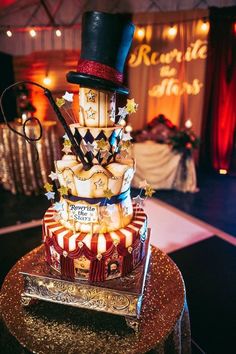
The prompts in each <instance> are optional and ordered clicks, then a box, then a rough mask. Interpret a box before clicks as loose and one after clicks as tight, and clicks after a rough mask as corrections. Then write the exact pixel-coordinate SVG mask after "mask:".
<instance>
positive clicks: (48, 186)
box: [44, 182, 53, 192]
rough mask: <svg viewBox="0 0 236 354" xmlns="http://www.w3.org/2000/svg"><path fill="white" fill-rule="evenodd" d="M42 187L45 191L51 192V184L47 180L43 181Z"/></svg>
mask: <svg viewBox="0 0 236 354" xmlns="http://www.w3.org/2000/svg"><path fill="white" fill-rule="evenodd" d="M44 188H45V189H46V191H47V192H52V190H53V185H52V184H50V183H48V182H47V183H45V185H44Z"/></svg>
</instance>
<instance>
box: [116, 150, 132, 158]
mask: <svg viewBox="0 0 236 354" xmlns="http://www.w3.org/2000/svg"><path fill="white" fill-rule="evenodd" d="M127 156H129V153H128V152H127V150H121V151H120V153H119V155H117V157H118V158H120V159H121V158H123V159H125V158H126V157H127Z"/></svg>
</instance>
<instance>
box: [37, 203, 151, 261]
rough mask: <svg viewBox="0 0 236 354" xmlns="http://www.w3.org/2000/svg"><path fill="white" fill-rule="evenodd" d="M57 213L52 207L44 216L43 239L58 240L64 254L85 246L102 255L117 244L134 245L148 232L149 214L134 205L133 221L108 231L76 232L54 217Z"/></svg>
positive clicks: (57, 244) (58, 245)
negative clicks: (94, 232) (93, 232)
mask: <svg viewBox="0 0 236 354" xmlns="http://www.w3.org/2000/svg"><path fill="white" fill-rule="evenodd" d="M56 215H57V213H56V211H55V210H54V209H53V207H50V208H49V209H48V210H47V212H46V213H45V215H44V218H43V241H44V242H46V239H47V238H48V237H49V238H50V239H53V241H54V242H53V243H55V242H56V246H57V247H56V248H60V249H61V250H63V251H64V254H68V253H70V252H73V251H75V250H76V249H77V248H78V247H79V248H81V247H83V246H85V247H86V248H87V249H89V250H91V251H92V252H93V254H97V255H101V254H103V253H105V252H106V251H107V250H108V249H110V247H111V246H112V245H113V244H115V245H118V244H119V245H120V246H123V247H122V248H129V247H132V246H133V245H134V244H135V243H136V241H137V239H140V236H142V235H143V234H145V232H146V228H147V225H146V222H147V216H146V214H145V213H144V211H143V209H141V208H139V207H137V206H134V216H133V219H132V222H131V223H130V224H129V225H127V226H126V227H124V228H121V229H119V230H116V231H110V232H106V233H96V234H91V233H85V232H77V233H74V232H73V231H72V230H69V229H68V228H66V227H65V226H63V225H62V224H61V223H60V222H59V221H56V220H55V219H54V217H55V216H56Z"/></svg>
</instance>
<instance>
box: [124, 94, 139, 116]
mask: <svg viewBox="0 0 236 354" xmlns="http://www.w3.org/2000/svg"><path fill="white" fill-rule="evenodd" d="M125 107H126V111H127V112H128V113H129V114H131V113H135V112H137V109H138V104H137V103H135V102H134V98H132V99H131V100H129V99H128V100H127V103H126V106H125Z"/></svg>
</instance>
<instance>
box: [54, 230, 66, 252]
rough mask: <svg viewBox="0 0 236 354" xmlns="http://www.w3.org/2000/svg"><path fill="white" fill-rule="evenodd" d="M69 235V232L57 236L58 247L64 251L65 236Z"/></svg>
mask: <svg viewBox="0 0 236 354" xmlns="http://www.w3.org/2000/svg"><path fill="white" fill-rule="evenodd" d="M66 234H68V230H66V231H63V232H61V233H60V234H59V235H58V236H57V242H58V245H59V246H60V247H61V248H62V249H63V248H64V236H65V235H66Z"/></svg>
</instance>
